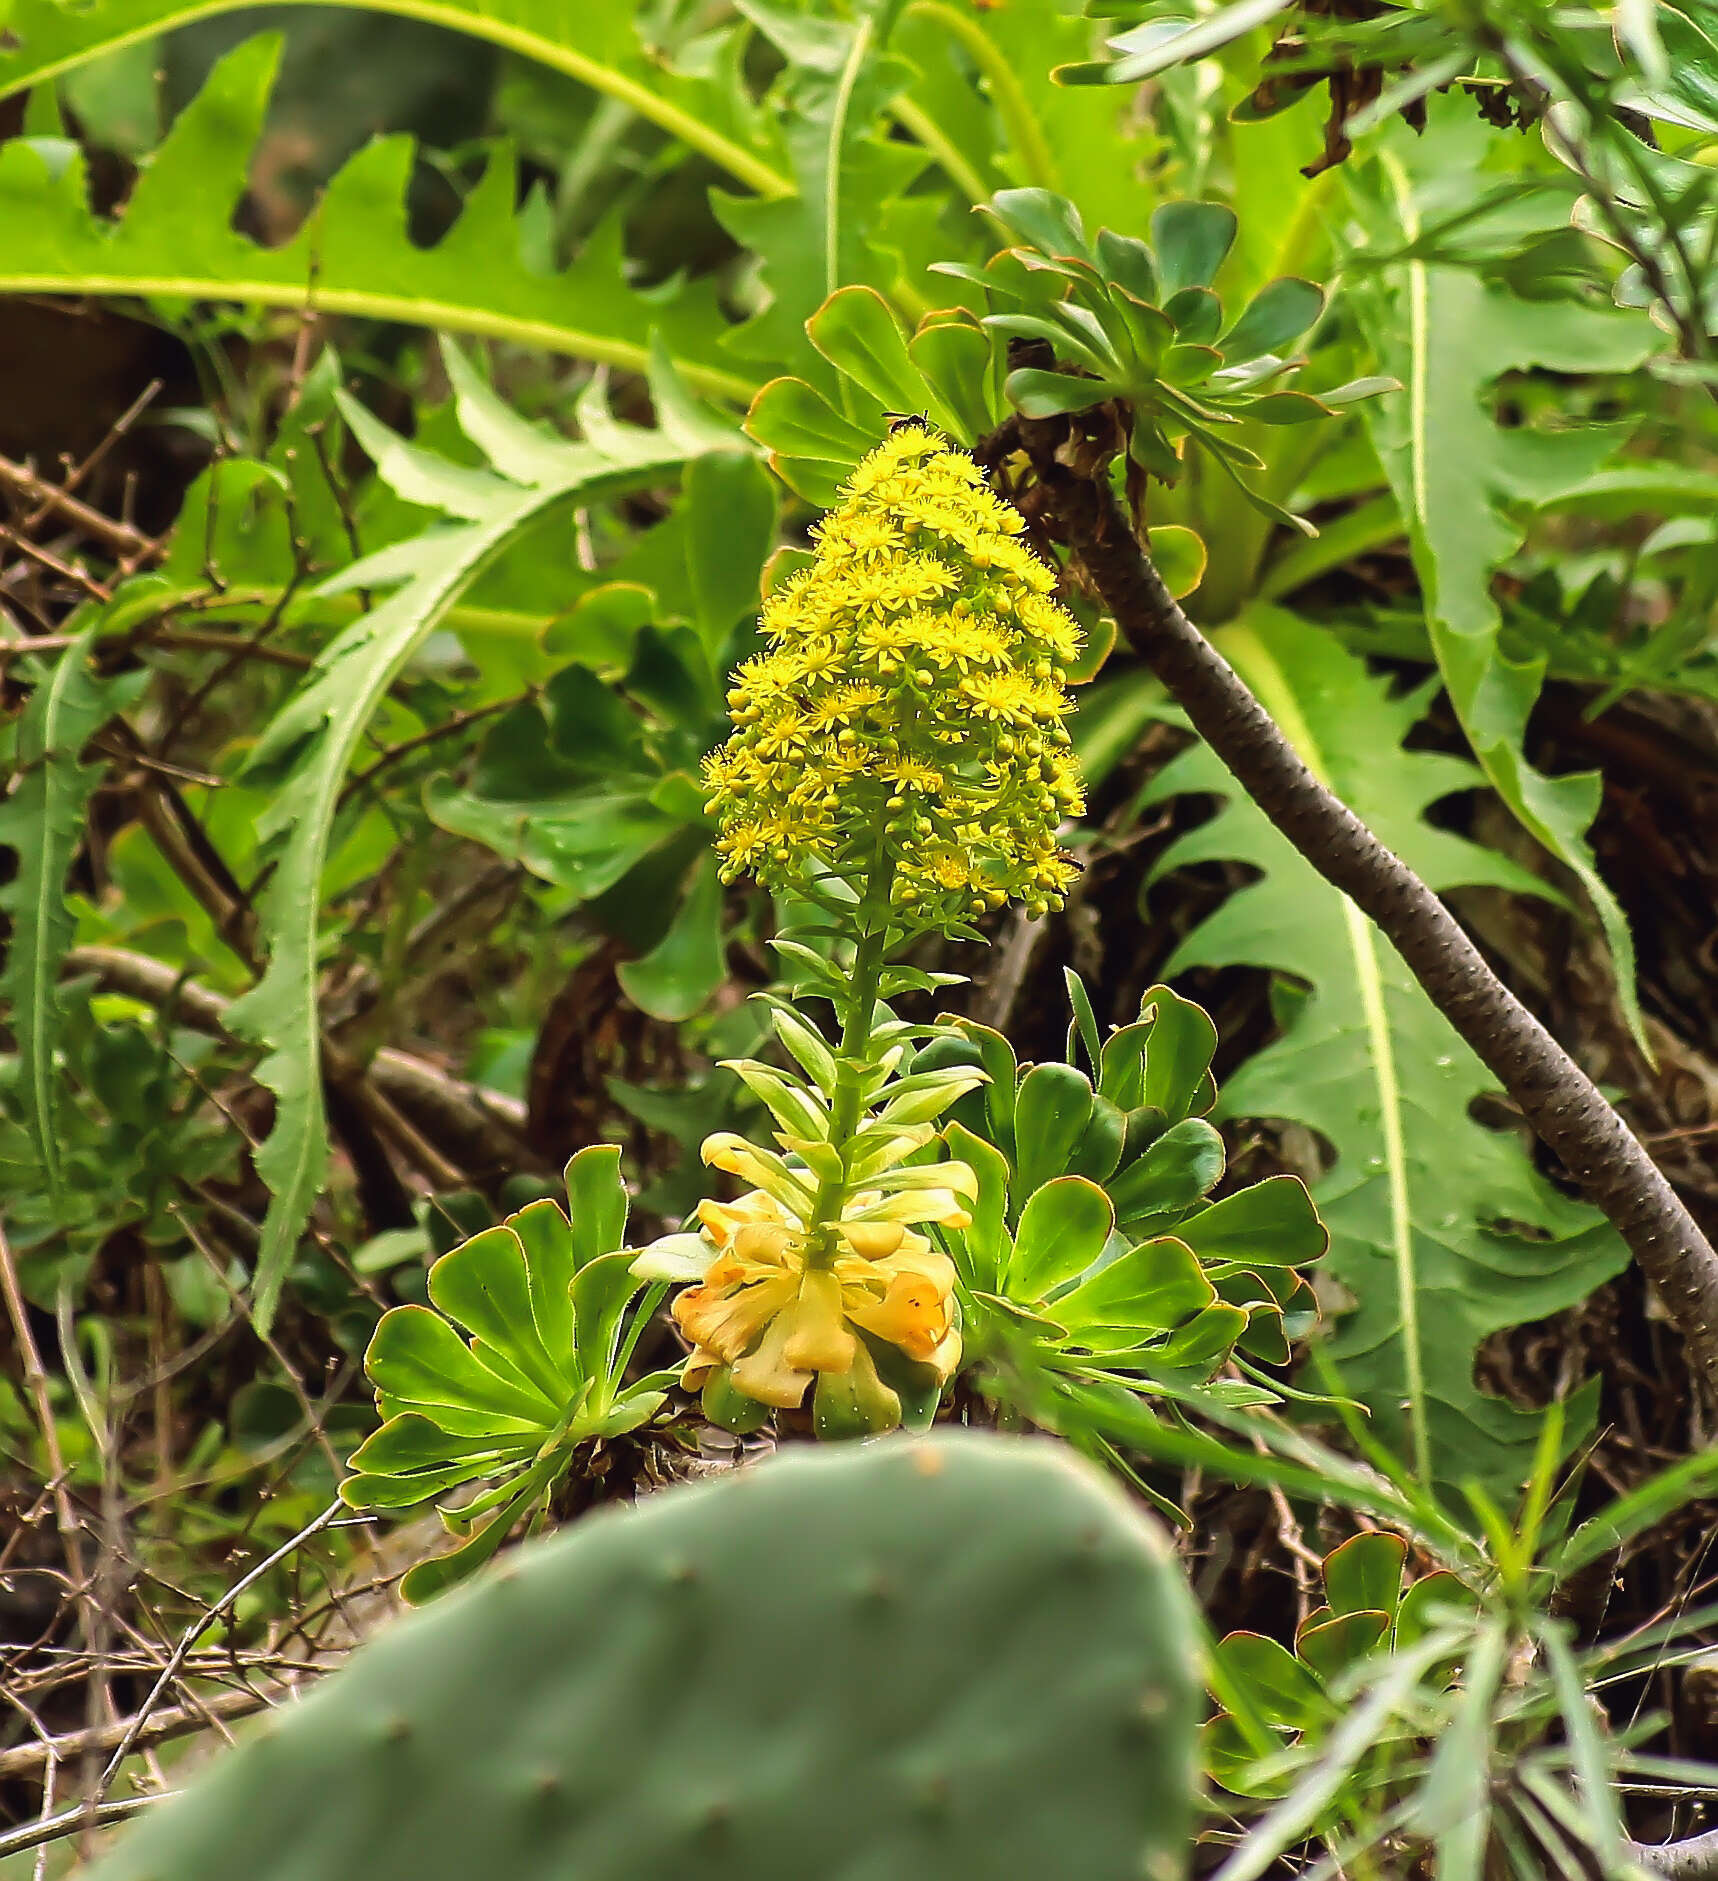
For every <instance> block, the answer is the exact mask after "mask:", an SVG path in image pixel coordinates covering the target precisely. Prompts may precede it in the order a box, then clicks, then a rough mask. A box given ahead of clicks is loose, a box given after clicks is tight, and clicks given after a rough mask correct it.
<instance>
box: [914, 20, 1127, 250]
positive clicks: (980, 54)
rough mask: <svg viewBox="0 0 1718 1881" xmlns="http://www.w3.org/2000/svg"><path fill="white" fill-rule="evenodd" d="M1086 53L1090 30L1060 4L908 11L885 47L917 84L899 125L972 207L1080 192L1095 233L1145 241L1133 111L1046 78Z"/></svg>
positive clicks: (1119, 100)
mask: <svg viewBox="0 0 1718 1881" xmlns="http://www.w3.org/2000/svg"><path fill="white" fill-rule="evenodd" d="M1091 43H1092V28H1091V25H1090V23H1089V22H1088V21H1086V20H1084V19H1082V18H1081V17H1080V16H1079V12H1078V9H1072V10H1071V9H1070V8H1069V7H1067V6H1066V5H1064V4H1063V0H1008V4H1007V5H1006V6H989V7H976V6H970V5H965V4H961V5H949V4H930V5H920V6H914V7H909V8H907V9H906V10H905V12H904V14H903V16H902V18H901V21H900V23H899V25H898V26H897V27H896V29H895V33H894V36H893V38H892V39H891V41H890V44H891V45H892V46H893V47H894V49H895V50H896V51H898V52H900V53H901V54H903V55H904V56H905V57H906V58H908V59H909V60H911V62H912V64H913V65H914V66H915V67H916V68H917V74H918V75H917V77H916V78H915V79H914V81H913V83H912V84H911V85H910V86H909V87H908V90H907V92H906V95H905V98H904V99H903V101H902V102H903V105H904V107H905V108H904V109H903V110H902V112H901V117H902V121H903V122H904V123H905V124H906V126H907V128H908V129H909V130H911V131H913V132H914V134H915V135H918V136H920V137H921V138H922V140H923V141H924V143H925V144H926V146H927V147H928V148H929V149H930V150H932V151H933V152H934V153H935V154H936V155H937V158H938V160H939V162H941V163H942V165H943V168H944V169H945V171H946V172H947V173H948V175H949V177H950V180H951V181H952V182H953V183H954V184H955V186H956V188H958V189H960V190H963V191H965V192H966V194H967V195H968V196H969V197H970V199H971V200H972V201H973V202H975V203H978V202H983V201H985V200H986V198H988V197H989V196H990V195H991V194H992V193H993V192H994V191H995V190H996V189H997V188H998V187H999V186H1000V185H1003V184H1024V185H1027V186H1031V187H1036V188H1042V189H1049V190H1054V191H1056V192H1058V193H1060V194H1063V195H1069V194H1074V193H1076V192H1077V193H1078V195H1079V197H1080V201H1081V205H1082V207H1083V208H1084V210H1085V213H1086V217H1087V220H1088V222H1089V223H1090V225H1091V226H1092V227H1093V228H1098V227H1107V228H1111V229H1119V230H1121V231H1123V232H1124V233H1128V234H1134V233H1138V234H1143V233H1144V224H1145V215H1146V212H1147V210H1148V209H1149V207H1150V197H1149V194H1148V192H1146V191H1144V190H1141V189H1140V188H1139V186H1138V175H1139V169H1138V166H1139V163H1140V160H1141V158H1142V157H1143V156H1144V155H1145V152H1146V149H1147V147H1148V141H1149V136H1150V132H1149V127H1148V126H1147V125H1146V124H1145V122H1144V121H1143V119H1142V118H1141V116H1140V114H1139V113H1138V112H1136V111H1134V110H1132V109H1131V103H1132V101H1131V100H1128V99H1124V98H1121V97H1117V98H1115V99H1114V101H1113V102H1112V101H1109V100H1097V99H1093V98H1091V97H1090V96H1086V97H1082V96H1080V95H1079V94H1078V93H1075V92H1069V91H1067V90H1065V89H1064V88H1063V87H1062V86H1060V85H1058V84H1056V83H1054V82H1053V81H1052V78H1051V69H1052V67H1054V66H1055V65H1056V64H1058V63H1059V62H1060V61H1062V60H1065V59H1078V58H1082V57H1084V56H1085V54H1086V53H1087V52H1088V51H1089V50H1090V48H1091ZM974 73H976V74H977V75H978V78H979V84H978V85H975V84H974V83H973V75H974Z"/></svg>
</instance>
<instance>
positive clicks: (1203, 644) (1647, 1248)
mask: <svg viewBox="0 0 1718 1881" xmlns="http://www.w3.org/2000/svg"><path fill="white" fill-rule="evenodd" d="M1018 452H1024V453H1025V455H1026V457H1027V459H1028V460H1029V462H1030V464H1031V469H1032V481H1031V483H1030V484H1028V485H1027V486H1026V487H1025V488H1024V489H1023V490H1021V491H1020V492H1018V493H1017V500H1019V501H1020V503H1021V505H1022V507H1023V508H1024V509H1025V511H1026V513H1027V514H1028V516H1029V517H1030V518H1031V519H1032V520H1033V521H1034V522H1035V523H1036V524H1037V525H1038V526H1039V527H1041V528H1043V529H1045V530H1046V531H1047V532H1049V533H1051V534H1053V535H1055V536H1056V537H1057V538H1058V539H1059V540H1061V541H1063V542H1065V543H1066V544H1067V545H1068V546H1069V547H1070V549H1071V550H1072V551H1073V553H1074V555H1075V556H1076V558H1077V559H1078V561H1079V564H1080V566H1081V567H1082V568H1083V569H1084V571H1085V574H1086V576H1087V577H1088V578H1089V580H1090V581H1091V583H1092V585H1093V587H1094V588H1095V589H1096V591H1097V593H1098V594H1099V596H1101V598H1102V600H1103V604H1104V606H1105V607H1106V608H1107V609H1108V610H1109V612H1110V613H1111V614H1112V615H1113V616H1114V617H1115V622H1116V625H1117V627H1118V628H1119V629H1120V631H1121V633H1122V634H1123V636H1124V637H1125V638H1126V639H1127V641H1128V643H1129V644H1130V645H1131V646H1132V647H1133V648H1134V650H1135V651H1136V652H1137V653H1138V654H1139V655H1140V656H1141V657H1142V658H1143V659H1144V660H1145V662H1146V663H1147V665H1149V666H1150V667H1151V669H1152V671H1153V672H1154V673H1156V675H1157V676H1158V678H1159V679H1161V680H1162V681H1163V683H1164V685H1165V686H1166V687H1167V688H1168V690H1169V693H1170V696H1171V697H1172V698H1173V699H1174V700H1175V701H1176V703H1177V704H1178V705H1180V706H1181V708H1182V709H1183V710H1184V711H1185V712H1186V714H1187V716H1188V718H1189V719H1190V720H1191V722H1192V724H1193V728H1194V730H1195V731H1197V732H1198V733H1199V735H1200V737H1201V738H1203V739H1204V740H1205V742H1206V743H1207V744H1208V745H1209V746H1210V747H1211V749H1212V750H1213V751H1214V752H1215V753H1216V755H1217V756H1218V757H1219V758H1220V759H1221V760H1222V762H1223V763H1224V764H1225V765H1226V766H1227V767H1228V768H1229V770H1230V771H1231V772H1233V774H1234V776H1235V777H1236V779H1237V780H1238V781H1239V783H1240V784H1241V786H1242V787H1243V788H1244V789H1245V791H1246V792H1247V794H1248V796H1249V797H1251V798H1252V800H1253V801H1254V802H1255V803H1256V804H1257V805H1258V806H1259V808H1260V809H1261V810H1263V811H1264V813H1265V815H1266V816H1268V817H1269V818H1270V820H1271V822H1272V823H1273V824H1275V825H1276V827H1277V828H1278V829H1279V830H1280V831H1281V832H1282V833H1283V835H1285V836H1286V837H1287V838H1288V839H1289V841H1290V842H1291V843H1293V844H1294V846H1295V848H1296V849H1297V850H1299V852H1300V853H1301V854H1302V855H1303V856H1305V858H1306V859H1307V861H1308V862H1310V863H1311V864H1312V866H1313V867H1314V868H1315V869H1317V871H1318V872H1319V874H1320V875H1322V876H1323V877H1324V879H1325V880H1326V881H1327V882H1329V883H1331V884H1332V886H1333V887H1336V888H1339V889H1340V890H1341V891H1342V892H1343V894H1345V895H1347V896H1348V897H1349V899H1350V900H1351V901H1353V902H1354V904H1355V905H1356V906H1357V907H1358V908H1359V909H1360V910H1361V911H1362V912H1363V913H1364V914H1366V915H1368V916H1370V918H1371V919H1372V920H1373V921H1374V922H1375V923H1376V924H1377V926H1378V927H1379V928H1380V929H1381V930H1382V932H1383V933H1384V935H1385V937H1386V938H1387V939H1388V940H1389V941H1390V942H1391V944H1392V945H1393V946H1394V947H1395V949H1396V951H1397V952H1398V953H1399V954H1400V955H1401V956H1402V958H1403V960H1404V961H1405V962H1406V963H1407V966H1408V969H1409V971H1410V972H1412V974H1413V975H1414V977H1415V979H1416V980H1418V981H1419V983H1420V985H1421V986H1422V987H1423V988H1424V989H1425V992H1426V994H1427V996H1428V997H1429V998H1430V999H1431V1001H1432V1003H1433V1005H1435V1006H1436V1007H1437V1008H1438V1010H1439V1011H1440V1012H1441V1013H1442V1014H1443V1015H1444V1017H1445V1018H1446V1019H1447V1020H1448V1021H1449V1022H1450V1024H1451V1025H1452V1026H1454V1027H1455V1029H1456V1031H1457V1032H1458V1033H1460V1035H1461V1036H1462V1038H1464V1039H1465V1040H1466V1041H1467V1043H1468V1044H1469V1045H1470V1046H1471V1047H1472V1048H1473V1050H1474V1052H1475V1054H1476V1055H1477V1056H1478V1058H1479V1060H1480V1062H1481V1063H1482V1064H1483V1065H1484V1066H1485V1067H1486V1069H1487V1070H1488V1071H1490V1072H1491V1074H1492V1075H1493V1076H1494V1077H1495V1078H1496V1079H1497V1081H1498V1082H1499V1083H1500V1084H1501V1085H1502V1086H1503V1088H1504V1090H1505V1091H1506V1092H1507V1093H1508V1094H1509V1096H1510V1097H1511V1098H1512V1099H1513V1100H1514V1101H1515V1103H1516V1104H1517V1105H1518V1106H1519V1107H1520V1109H1521V1112H1522V1114H1523V1115H1524V1116H1525V1117H1526V1118H1527V1121H1528V1122H1529V1123H1530V1124H1531V1125H1532V1126H1533V1128H1534V1130H1535V1131H1537V1132H1538V1134H1539V1136H1540V1137H1541V1139H1542V1140H1543V1141H1544V1142H1545V1143H1546V1144H1548V1145H1549V1146H1550V1148H1551V1149H1553V1150H1554V1151H1555V1152H1556V1153H1557V1155H1558V1156H1559V1157H1560V1158H1561V1159H1562V1162H1563V1164H1564V1166H1565V1167H1566V1168H1567V1169H1568V1171H1569V1173H1570V1174H1571V1175H1572V1176H1573V1177H1574V1178H1575V1180H1576V1181H1577V1182H1578V1183H1579V1184H1580V1186H1581V1188H1582V1189H1583V1190H1584V1191H1585V1193H1586V1195H1587V1197H1588V1199H1589V1200H1590V1201H1591V1202H1593V1203H1594V1204H1595V1205H1596V1206H1597V1207H1598V1208H1600V1209H1602V1210H1603V1211H1604V1213H1605V1214H1606V1215H1607V1216H1608V1217H1609V1218H1610V1221H1611V1223H1612V1225H1613V1226H1614V1227H1615V1228H1616V1230H1617V1232H1618V1234H1619V1235H1621V1236H1622V1238H1623V1240H1624V1241H1625V1242H1626V1243H1627V1244H1628V1246H1629V1249H1630V1251H1631V1252H1632V1253H1633V1255H1634V1257H1635V1259H1636V1261H1638V1262H1639V1264H1640V1267H1641V1271H1642V1272H1643V1273H1644V1274H1645V1275H1646V1277H1647V1279H1648V1280H1649V1281H1651V1283H1652V1285H1653V1287H1654V1288H1655V1289H1656V1290H1657V1292H1658V1295H1659V1297H1660V1299H1661V1300H1662V1301H1663V1302H1664V1306H1665V1310H1666V1311H1667V1312H1668V1313H1669V1315H1670V1317H1671V1320H1672V1322H1673V1323H1674V1324H1675V1326H1676V1328H1677V1330H1678V1332H1680V1333H1681V1335H1682V1337H1683V1338H1684V1339H1685V1340H1686V1341H1687V1344H1688V1348H1689V1355H1690V1358H1691V1359H1692V1361H1693V1365H1694V1369H1695V1373H1696V1375H1697V1376H1699V1377H1702V1378H1704V1379H1705V1381H1706V1383H1707V1386H1708V1388H1709V1389H1710V1390H1711V1391H1712V1392H1714V1393H1715V1394H1718V1253H1714V1252H1713V1249H1712V1246H1711V1243H1710V1242H1708V1240H1707V1239H1706V1236H1705V1235H1704V1234H1703V1233H1702V1232H1701V1230H1700V1227H1699V1225H1698V1224H1697V1223H1696V1222H1695V1220H1694V1217H1693V1216H1692V1215H1691V1214H1690V1213H1689V1212H1688V1210H1687V1208H1686V1207H1684V1205H1683V1203H1682V1201H1681V1199H1680V1197H1678V1195H1677V1194H1676V1192H1675V1190H1674V1189H1672V1188H1671V1186H1670V1184H1669V1183H1668V1182H1667V1181H1666V1180H1665V1178H1664V1175H1663V1174H1662V1172H1661V1171H1660V1170H1659V1168H1658V1166H1657V1164H1655V1163H1654V1162H1653V1160H1652V1158H1651V1157H1650V1156H1648V1154H1647V1153H1646V1151H1645V1150H1644V1149H1643V1148H1642V1147H1641V1145H1640V1144H1639V1143H1638V1142H1637V1141H1636V1139H1635V1137H1634V1136H1633V1134H1632V1133H1631V1132H1630V1130H1629V1128H1628V1126H1627V1124H1625V1123H1624V1122H1623V1120H1622V1118H1621V1117H1619V1116H1618V1115H1617V1113H1616V1111H1615V1110H1613V1109H1612V1108H1611V1106H1610V1105H1609V1104H1608V1103H1607V1102H1606V1101H1605V1099H1604V1098H1603V1097H1602V1096H1601V1095H1600V1093H1599V1091H1598V1088H1597V1087H1596V1086H1595V1085H1594V1084H1593V1082H1592V1080H1591V1079H1590V1078H1589V1077H1588V1076H1587V1075H1586V1073H1585V1072H1584V1071H1582V1070H1581V1068H1580V1067H1579V1066H1578V1065H1577V1064H1576V1063H1575V1062H1574V1060H1573V1059H1572V1058H1570V1056H1569V1055H1568V1053H1567V1052H1565V1051H1564V1050H1563V1048H1562V1046H1561V1045H1559V1044H1558V1043H1557V1041H1556V1040H1555V1039H1554V1038H1553V1037H1552V1036H1551V1034H1550V1033H1549V1032H1548V1031H1546V1029H1545V1027H1544V1026H1543V1025H1541V1024H1540V1022H1539V1021H1538V1020H1537V1019H1536V1018H1534V1016H1533V1015H1532V1013H1530V1012H1529V1011H1528V1010H1527V1008H1526V1007H1525V1006H1523V1005H1522V1003H1521V1002H1520V1000H1518V999H1517V998H1516V997H1515V995H1514V994H1513V993H1511V992H1510V991H1509V989H1508V988H1507V987H1506V986H1505V985H1504V984H1503V982H1502V981H1501V980H1499V979H1498V977H1497V975H1496V974H1495V973H1493V972H1492V970H1491V968H1490V967H1489V966H1488V965H1487V964H1486V962H1485V959H1484V956H1483V955H1482V954H1481V953H1480V951H1479V949H1478V948H1477V947H1475V946H1474V944H1473V942H1472V941H1471V940H1469V939H1468V937H1467V935H1466V933H1465V932H1464V931H1463V930H1462V928H1461V926H1460V924H1459V923H1458V922H1457V921H1456V919H1455V917H1454V916H1453V915H1452V914H1451V913H1450V912H1449V910H1448V909H1447V908H1446V907H1445V906H1444V904H1443V903H1442V902H1441V901H1439V899H1438V898H1437V896H1436V895H1434V894H1433V893H1432V891H1431V890H1430V889H1429V888H1428V887H1427V886H1426V884H1425V883H1424V882H1422V881H1421V880H1420V878H1419V877H1418V876H1417V875H1415V874H1414V872H1413V871H1412V870H1411V869H1410V868H1408V867H1407V865H1406V864H1405V863H1404V862H1402V861H1401V859H1400V858H1399V857H1397V856H1395V855H1393V854H1392V853H1391V852H1390V851H1389V850H1388V849H1386V848H1385V847H1384V845H1383V844H1382V843H1381V842H1379V840H1378V838H1377V837H1376V836H1374V835H1373V834H1372V832H1371V830H1369V829H1368V828H1367V827H1366V825H1365V824H1364V823H1362V822H1361V821H1360V819H1359V818H1358V817H1357V816H1355V815H1354V814H1353V812H1352V811H1350V810H1349V809H1348V807H1347V806H1346V805H1345V804H1344V803H1342V802H1341V801H1340V799H1338V798H1337V797H1336V796H1334V795H1333V794H1332V793H1331V792H1330V791H1329V790H1327V789H1326V788H1325V787H1324V785H1323V784H1321V783H1320V782H1319V780H1318V779H1317V778H1316V777H1314V775H1313V774H1312V772H1311V771H1310V770H1309V769H1308V767H1307V766H1306V764H1305V763H1303V762H1302V760H1301V758H1300V755H1299V753H1297V752H1296V750H1295V749H1294V747H1293V745H1291V744H1290V743H1289V741H1288V739H1287V738H1286V737H1285V736H1284V735H1283V733H1282V731H1281V730H1280V729H1279V728H1278V726H1277V724H1276V722H1275V720H1273V719H1272V718H1271V716H1270V714H1269V713H1268V712H1266V711H1265V709H1264V707H1263V706H1262V705H1260V704H1259V702H1258V700H1257V699H1255V698H1254V697H1253V695H1252V693H1251V692H1250V691H1249V690H1248V689H1247V686H1246V685H1245V683H1244V682H1243V681H1242V680H1241V678H1240V677H1239V675H1237V674H1236V672H1235V671H1234V669H1233V668H1232V667H1231V666H1230V665H1229V663H1228V662H1227V661H1226V660H1225V659H1224V658H1223V656H1222V655H1221V654H1220V653H1218V652H1217V650H1216V649H1215V648H1214V647H1213V646H1212V645H1211V643H1210V642H1209V641H1208V640H1207V639H1206V638H1205V636H1204V635H1203V634H1202V633H1200V631H1199V629H1198V628H1197V627H1195V626H1194V624H1193V623H1192V621H1190V620H1189V619H1188V618H1187V616H1186V615H1185V614H1184V613H1183V612H1182V611H1181V609H1180V608H1179V607H1178V606H1177V605H1176V603H1175V600H1174V598H1173V597H1172V596H1171V595H1170V592H1169V590H1168V589H1167V588H1166V587H1165V586H1164V584H1163V580H1162V578H1161V577H1160V576H1159V574H1158V572H1157V570H1156V569H1155V568H1154V567H1153V566H1152V564H1151V561H1150V560H1149V558H1148V557H1147V556H1146V554H1145V553H1144V551H1143V550H1142V549H1141V547H1140V545H1139V541H1138V539H1137V537H1136V536H1135V534H1134V530H1133V525H1132V523H1131V522H1130V521H1129V519H1128V517H1127V515H1126V513H1125V512H1124V511H1123V509H1122V507H1121V504H1120V503H1119V502H1118V501H1117V500H1116V497H1115V495H1114V493H1113V491H1112V490H1111V488H1110V484H1109V479H1108V473H1107V469H1106V467H1105V465H1104V463H1103V461H1102V460H1101V458H1100V459H1099V460H1097V461H1094V460H1093V455H1092V451H1091V448H1090V446H1089V445H1088V444H1087V443H1086V441H1085V439H1084V438H1083V437H1082V436H1081V434H1080V433H1079V432H1078V431H1077V430H1074V429H1071V428H1070V426H1069V424H1068V423H1067V421H1065V420H1051V419H1039V420H1034V419H1025V418H1014V419H1010V420H1009V421H1008V422H1007V423H1005V424H1004V425H1003V426H1002V427H1001V428H1000V429H999V430H998V431H997V432H996V433H995V434H994V435H993V437H992V438H990V439H988V440H986V441H985V442H984V444H982V445H981V446H980V447H979V451H978V453H977V454H978V455H979V457H980V460H981V461H982V462H985V463H987V464H988V465H991V466H996V465H1000V464H1002V463H1003V462H1004V461H1005V460H1006V459H1007V458H1008V457H1009V456H1011V455H1012V454H1014V453H1018ZM1068 459H1072V460H1073V461H1072V463H1070V462H1069V461H1067V460H1068ZM1076 465H1077V466H1078V467H1077V468H1076V467H1074V466H1076Z"/></svg>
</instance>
